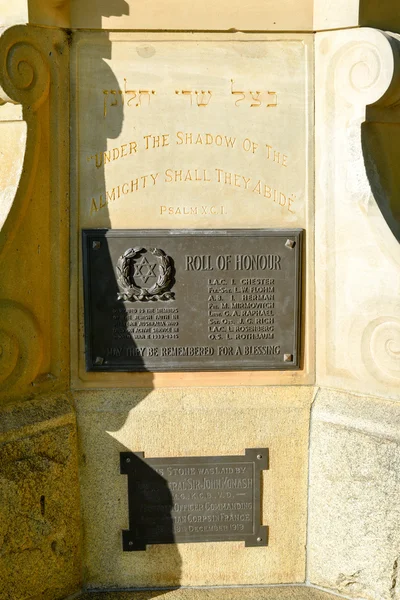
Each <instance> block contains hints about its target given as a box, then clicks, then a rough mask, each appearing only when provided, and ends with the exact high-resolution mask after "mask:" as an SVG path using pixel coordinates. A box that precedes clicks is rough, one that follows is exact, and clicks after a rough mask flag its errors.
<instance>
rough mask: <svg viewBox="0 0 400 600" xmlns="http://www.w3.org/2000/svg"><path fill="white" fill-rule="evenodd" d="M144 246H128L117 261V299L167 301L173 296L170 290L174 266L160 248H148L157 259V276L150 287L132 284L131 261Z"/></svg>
mask: <svg viewBox="0 0 400 600" xmlns="http://www.w3.org/2000/svg"><path fill="white" fill-rule="evenodd" d="M143 250H144V248H128V250H126V251H125V252H124V253H123V255H122V256H120V257H119V259H118V262H117V281H118V285H119V287H120V290H121V292H120V293H119V294H118V300H130V301H131V302H135V301H136V302H148V301H149V300H162V301H164V302H165V301H168V300H173V299H174V298H175V294H174V293H173V292H170V291H169V289H170V288H171V287H172V285H173V282H174V268H173V266H172V261H171V259H170V257H169V256H167V255H166V254H165V252H164V251H163V250H161V249H160V248H149V252H151V254H153V255H154V256H155V257H156V258H157V259H158V277H157V280H156V282H155V283H154V284H153V285H152V286H151V287H150V288H143V287H139V286H137V285H134V284H133V283H132V282H131V279H130V271H131V261H133V260H135V258H137V256H138V255H139V254H140V253H141V252H142V251H143Z"/></svg>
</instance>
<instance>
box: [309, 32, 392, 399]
mask: <svg viewBox="0 0 400 600" xmlns="http://www.w3.org/2000/svg"><path fill="white" fill-rule="evenodd" d="M399 47H400V46H399V42H398V40H397V39H396V37H395V36H391V35H389V34H384V33H383V32H380V31H377V30H373V29H355V30H346V31H336V32H328V33H321V34H317V36H316V59H315V60H316V63H315V64H316V72H315V75H316V88H315V89H316V132H317V134H316V138H315V139H316V196H315V198H316V200H315V201H316V219H315V230H316V243H315V247H316V253H317V256H318V260H317V261H316V280H315V286H316V308H317V310H316V313H317V340H318V348H317V349H318V353H317V383H318V385H320V386H322V387H334V388H337V389H348V390H350V391H354V392H358V393H366V394H375V395H382V396H386V397H391V398H394V399H399V398H400V395H399V390H400V361H399V358H398V351H399V344H400V301H399V298H400V295H399V290H400V286H399V267H400V245H399V243H398V240H397V239H396V237H395V235H393V233H397V234H398V235H399V236H400V223H399V220H398V196H397V192H394V190H397V189H398V183H396V177H397V173H398V169H397V170H396V169H395V168H394V169H392V172H393V175H392V176H391V177H390V178H388V177H387V176H386V177H383V176H382V175H383V173H382V169H381V168H380V169H379V170H378V167H379V163H382V162H383V161H384V162H386V164H389V165H390V164H393V165H394V164H398V162H397V161H396V160H394V157H396V156H397V155H398V150H397V137H396V136H395V133H396V132H397V129H398V123H399V122H400V113H399V111H398V110H395V109H394V108H393V106H394V105H395V104H396V101H397V100H396V99H398V98H399V96H400V79H399V77H398V76H397V75H396V72H397V68H398V56H399V55H398V51H399ZM369 105H373V106H369ZM365 121H366V122H365ZM375 123H379V124H381V123H385V126H386V128H387V134H386V136H379V137H378V136H377V135H376V128H372V131H371V125H372V124H375ZM374 130H375V134H374V133H373V132H374ZM371 136H375V140H376V142H377V143H376V144H375V148H374V152H375V154H376V155H381V157H380V160H379V161H375V160H374V156H373V155H372V156H371V154H370V153H369V152H368V146H370V144H367V143H366V141H367V140H370V138H371ZM373 145H374V144H373ZM388 179H389V180H391V179H393V183H392V184H391V185H387V184H388Z"/></svg>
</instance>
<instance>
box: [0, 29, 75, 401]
mask: <svg viewBox="0 0 400 600" xmlns="http://www.w3.org/2000/svg"><path fill="white" fill-rule="evenodd" d="M67 60H68V39H67V36H66V34H65V32H62V31H59V30H51V29H43V28H40V27H32V26H15V27H10V28H9V29H6V30H3V32H2V34H1V35H0V128H1V127H5V126H6V125H7V134H9V132H11V133H13V127H15V131H16V132H17V131H21V132H22V131H23V125H24V123H25V129H26V135H22V134H21V135H19V134H18V133H16V134H15V135H12V141H13V142H14V146H13V147H12V148H10V147H9V148H7V156H8V157H9V161H10V162H11V164H15V165H17V164H18V163H20V164H22V168H20V170H19V171H20V174H19V181H18V173H17V174H15V175H16V184H15V186H14V188H10V186H8V187H5V188H3V187H2V190H1V191H0V202H1V204H2V210H1V211H0V265H1V266H0V290H1V291H0V306H1V310H0V373H1V375H0V390H1V391H0V401H4V402H7V401H9V400H10V401H15V399H19V398H25V397H30V396H32V395H34V394H37V393H41V392H43V391H46V390H50V389H54V388H61V387H65V385H66V377H67V373H68V368H67V364H68V355H67V352H68V342H67V340H68V321H67V308H68V287H67V281H68V236H67V226H68V223H67V220H66V219H65V214H66V209H67V206H66V201H67V197H68V186H67V182H68V152H67V151H64V152H63V151H62V148H68V87H69V86H68V64H67ZM8 103H12V104H15V105H18V104H19V105H21V107H22V121H21V118H19V119H18V118H16V119H15V122H14V123H13V122H10V120H9V119H7V118H6V117H4V122H3V119H2V111H3V110H6V108H7V104H8ZM6 121H7V123H6ZM0 131H3V132H5V131H6V130H5V129H0ZM5 138H6V135H5V136H4V138H3V139H5ZM25 140H26V143H25ZM3 143H4V141H3ZM22 156H23V161H22ZM6 175H7V174H3V178H2V179H1V174H0V181H5V182H6V183H7V180H6ZM10 189H11V190H12V194H11V193H10ZM11 274H12V275H11ZM39 282H40V283H39Z"/></svg>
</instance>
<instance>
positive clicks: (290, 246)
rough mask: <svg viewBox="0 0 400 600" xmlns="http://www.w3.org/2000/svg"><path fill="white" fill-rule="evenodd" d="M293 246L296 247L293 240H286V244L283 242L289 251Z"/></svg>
mask: <svg viewBox="0 0 400 600" xmlns="http://www.w3.org/2000/svg"><path fill="white" fill-rule="evenodd" d="M295 245H296V242H295V241H294V240H286V242H285V246H286V248H290V250H293V248H294V247H295Z"/></svg>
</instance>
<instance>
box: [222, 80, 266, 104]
mask: <svg viewBox="0 0 400 600" xmlns="http://www.w3.org/2000/svg"><path fill="white" fill-rule="evenodd" d="M234 83H235V82H234V80H233V79H231V95H232V96H240V98H237V99H236V100H235V106H239V104H240V102H244V101H245V100H246V104H247V102H249V103H250V108H259V107H261V106H263V105H264V106H265V107H266V108H272V107H275V106H278V95H277V93H276V92H270V91H268V90H264V91H256V92H252V91H251V90H234V89H233V85H234Z"/></svg>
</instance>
